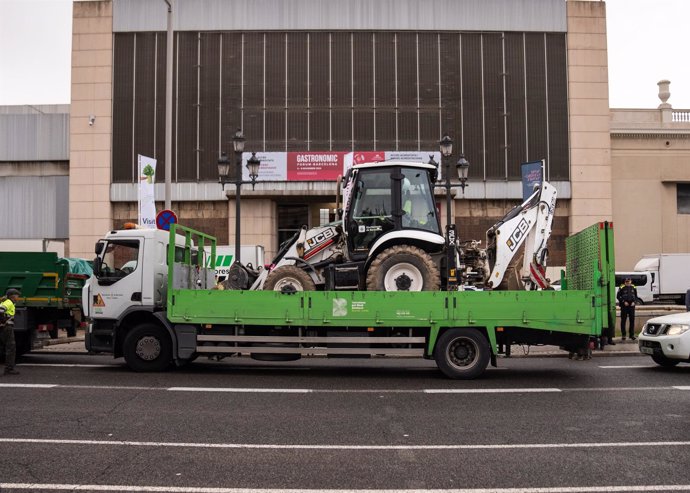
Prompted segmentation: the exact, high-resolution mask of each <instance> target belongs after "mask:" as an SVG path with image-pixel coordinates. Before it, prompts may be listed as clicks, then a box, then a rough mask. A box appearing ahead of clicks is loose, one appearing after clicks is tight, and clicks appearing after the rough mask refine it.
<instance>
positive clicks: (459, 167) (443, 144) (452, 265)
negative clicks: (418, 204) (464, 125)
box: [432, 135, 470, 291]
mask: <svg viewBox="0 0 690 493" xmlns="http://www.w3.org/2000/svg"><path fill="white" fill-rule="evenodd" d="M439 147H440V148H441V162H442V163H443V174H444V177H445V180H444V182H443V183H440V184H438V185H436V186H437V187H443V188H444V189H445V190H446V255H447V257H446V258H447V264H448V282H447V289H448V291H454V290H456V289H457V287H458V276H457V264H456V258H455V243H456V238H457V232H456V228H455V221H453V220H452V219H451V214H452V212H451V204H452V200H451V195H450V193H451V189H452V188H453V187H458V186H459V187H461V188H462V193H463V194H464V193H465V187H466V186H468V185H467V172H468V171H469V168H470V163H469V162H468V161H467V159H465V155H464V154H462V153H461V154H460V158H459V159H458V162H457V163H456V165H455V167H456V173H457V175H458V179H459V180H460V183H459V184H453V183H452V182H451V177H450V167H451V164H450V163H451V158H452V156H453V140H452V139H451V138H450V137H449V136H448V135H444V136H443V138H442V139H441V141H440V142H439ZM432 161H433V158H432ZM434 164H435V163H434Z"/></svg>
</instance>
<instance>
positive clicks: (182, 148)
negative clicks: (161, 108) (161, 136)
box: [174, 32, 199, 181]
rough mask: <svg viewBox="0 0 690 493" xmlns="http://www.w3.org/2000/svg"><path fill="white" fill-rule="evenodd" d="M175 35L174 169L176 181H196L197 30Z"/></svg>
mask: <svg viewBox="0 0 690 493" xmlns="http://www.w3.org/2000/svg"><path fill="white" fill-rule="evenodd" d="M178 37H179V53H178V60H179V67H178V73H177V81H178V85H179V92H178V94H177V112H178V117H177V125H176V132H175V134H176V136H177V139H176V146H175V147H176V149H175V155H176V156H177V160H176V161H175V163H174V169H175V170H176V171H177V175H176V176H177V181H196V180H198V178H199V177H198V174H197V123H198V119H197V96H198V91H199V82H198V73H197V71H198V65H199V56H198V55H199V52H198V43H199V41H198V33H195V32H181V33H178Z"/></svg>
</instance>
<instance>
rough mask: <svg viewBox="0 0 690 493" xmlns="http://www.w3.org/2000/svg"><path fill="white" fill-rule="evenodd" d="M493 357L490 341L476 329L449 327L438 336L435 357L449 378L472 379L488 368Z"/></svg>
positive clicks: (440, 368) (437, 363)
mask: <svg viewBox="0 0 690 493" xmlns="http://www.w3.org/2000/svg"><path fill="white" fill-rule="evenodd" d="M490 358H491V350H490V349H489V341H487V339H486V337H485V336H484V334H482V333H480V332H478V331H477V330H476V329H449V330H447V331H446V332H444V333H443V335H441V337H439V338H438V341H436V347H435V348H434V359H435V360H436V365H438V368H439V370H441V372H443V374H444V375H445V376H447V377H448V378H454V379H457V380H470V379H472V378H477V377H478V376H480V375H481V374H482V373H484V371H485V370H486V367H487V365H488V364H489V359H490Z"/></svg>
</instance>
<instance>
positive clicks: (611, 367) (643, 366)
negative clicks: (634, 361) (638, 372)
mask: <svg viewBox="0 0 690 493" xmlns="http://www.w3.org/2000/svg"><path fill="white" fill-rule="evenodd" d="M655 366H656V365H606V366H604V365H599V368H605V369H607V370H613V369H616V370H617V369H621V368H654V367H655Z"/></svg>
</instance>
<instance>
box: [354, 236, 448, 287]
mask: <svg viewBox="0 0 690 493" xmlns="http://www.w3.org/2000/svg"><path fill="white" fill-rule="evenodd" d="M440 287H441V275H440V274H439V272H438V267H436V264H435V263H434V261H433V260H432V258H431V256H430V255H429V254H428V253H426V252H425V251H424V250H422V249H421V248H417V247H414V246H411V245H396V246H393V247H390V248H387V249H385V250H384V251H383V252H381V253H380V254H378V255H377V256H376V258H375V259H374V261H373V262H372V263H371V265H370V266H369V271H368V272H367V291H438V290H439V289H440Z"/></svg>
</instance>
